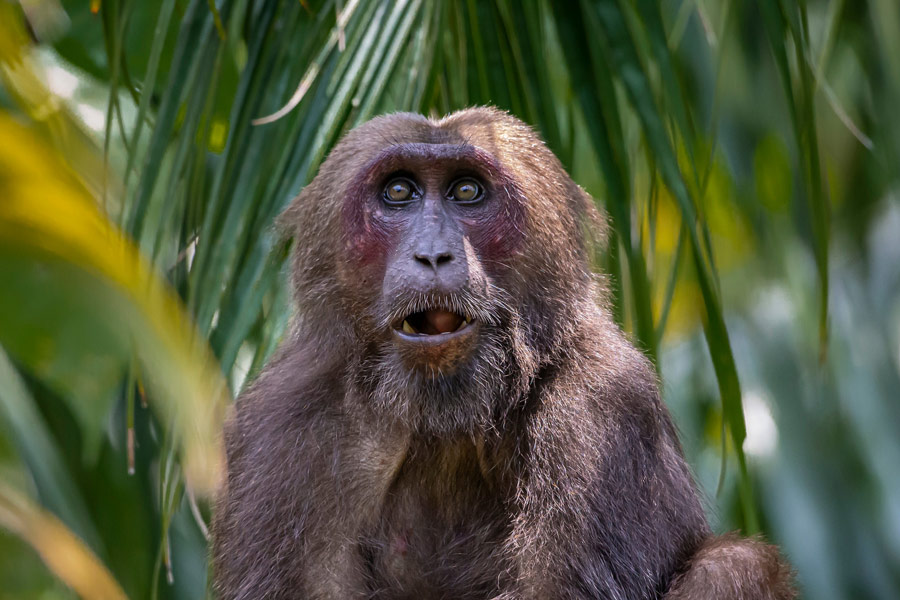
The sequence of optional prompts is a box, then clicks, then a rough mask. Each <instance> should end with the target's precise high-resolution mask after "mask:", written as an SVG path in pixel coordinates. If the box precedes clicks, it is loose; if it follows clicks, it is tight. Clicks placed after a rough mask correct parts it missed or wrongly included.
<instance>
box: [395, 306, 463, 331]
mask: <svg viewBox="0 0 900 600" xmlns="http://www.w3.org/2000/svg"><path fill="white" fill-rule="evenodd" d="M471 324H472V319H471V318H469V317H467V316H465V315H460V314H457V313H455V312H452V311H449V310H443V309H430V310H423V311H420V312H414V313H412V314H410V315H407V317H406V318H405V319H403V321H402V323H401V324H400V326H399V327H398V328H397V329H399V330H400V331H402V332H403V333H405V334H406V335H408V336H416V337H428V336H444V335H450V334H453V333H457V332H461V331H463V330H465V329H467V328H468V327H469V326H470V325H471Z"/></svg>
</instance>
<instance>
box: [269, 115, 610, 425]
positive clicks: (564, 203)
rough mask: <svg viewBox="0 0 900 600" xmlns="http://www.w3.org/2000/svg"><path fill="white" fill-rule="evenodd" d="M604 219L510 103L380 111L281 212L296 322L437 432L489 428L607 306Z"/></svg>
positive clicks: (379, 398)
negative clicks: (594, 245) (427, 111)
mask: <svg viewBox="0 0 900 600" xmlns="http://www.w3.org/2000/svg"><path fill="white" fill-rule="evenodd" d="M596 217H597V214H596V211H595V210H594V208H593V205H592V201H591V199H590V197H589V196H587V194H585V193H584V192H583V190H581V189H580V188H579V187H578V186H577V185H575V184H574V183H573V182H572V180H571V179H570V178H569V177H568V175H567V174H566V173H565V171H564V170H563V169H562V167H561V165H560V164H559V161H558V160H557V159H556V157H554V156H553V154H552V153H551V152H550V151H549V150H548V149H547V148H546V147H545V146H544V144H543V142H541V141H540V139H539V138H538V137H537V136H536V135H535V134H534V132H533V131H532V130H531V129H530V128H529V127H527V126H526V125H525V124H523V123H522V122H520V121H518V120H517V119H515V118H513V117H511V116H509V115H507V114H505V113H502V112H500V111H496V110H493V109H483V108H481V109H469V110H466V111H462V112H459V113H455V114H453V115H450V116H449V117H446V118H445V119H442V120H440V121H435V120H430V119H426V118H424V117H421V116H419V115H411V114H396V115H388V116H384V117H379V118H377V119H373V120H372V121H369V122H368V123H366V124H364V125H362V126H360V127H358V128H356V129H354V130H353V131H351V132H350V133H348V134H347V135H346V136H345V137H344V139H343V140H342V141H341V142H340V143H339V144H338V145H337V146H336V147H335V149H334V150H333V151H332V153H331V155H330V156H329V157H328V159H327V160H326V161H325V163H323V165H322V167H321V169H320V170H319V173H318V175H316V177H315V179H314V180H313V181H312V182H311V183H310V184H309V185H308V186H307V187H306V188H305V189H304V190H303V193H302V194H301V195H300V197H298V199H297V200H296V201H295V202H294V203H293V204H292V205H291V207H290V208H289V209H288V210H287V211H286V212H285V214H284V215H283V217H282V221H283V222H287V223H289V224H290V225H292V226H293V227H294V228H295V232H296V237H297V246H296V250H295V257H294V283H295V298H296V300H297V304H298V307H299V314H300V316H301V320H300V323H299V325H298V326H299V334H300V335H305V336H311V337H312V338H314V340H313V343H315V344H317V347H324V348H323V352H328V351H329V350H331V352H332V353H333V356H334V359H335V360H347V361H348V362H349V364H350V368H351V370H352V372H353V373H354V377H355V381H357V382H358V385H359V386H361V388H365V394H366V395H367V396H368V397H370V398H371V399H372V401H373V402H375V403H377V404H380V405H382V406H383V407H384V408H385V412H387V413H389V414H391V415H399V416H401V417H409V418H410V419H414V420H415V421H416V422H417V423H419V424H424V425H422V426H426V427H428V428H429V429H430V430H432V431H445V432H446V431H459V430H462V429H468V430H471V429H472V428H473V427H476V426H482V425H484V424H485V423H486V422H488V421H489V419H491V418H492V415H496V413H497V411H502V410H506V408H508V407H504V406H499V404H498V403H501V404H502V402H503V401H507V400H508V401H510V402H514V401H515V399H516V398H517V397H518V394H520V393H522V390H525V389H527V382H528V380H529V379H530V378H531V377H533V376H534V375H535V369H536V368H537V365H538V364H540V363H541V362H542V361H545V360H546V359H545V358H544V357H547V356H550V355H552V354H553V353H554V352H557V351H559V350H558V349H559V347H560V346H561V343H562V342H561V340H565V339H571V337H572V335H573V332H575V331H577V327H578V322H579V315H580V314H582V312H583V311H584V310H592V309H585V307H587V306H593V307H594V308H596V298H595V292H596V288H595V286H594V279H593V275H592V273H591V269H590V267H589V264H588V260H587V257H588V255H589V248H588V245H587V243H586V239H585V232H586V231H587V230H588V229H591V228H593V229H595V230H602V222H601V221H600V220H599V219H597V218H596ZM503 399H506V400H503ZM479 424H480V425H479Z"/></svg>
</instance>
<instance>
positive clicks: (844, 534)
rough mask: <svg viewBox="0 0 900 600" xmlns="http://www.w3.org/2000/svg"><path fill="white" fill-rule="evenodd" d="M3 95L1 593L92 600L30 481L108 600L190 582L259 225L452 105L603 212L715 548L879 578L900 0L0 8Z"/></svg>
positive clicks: (263, 309) (899, 218)
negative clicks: (765, 552) (536, 135)
mask: <svg viewBox="0 0 900 600" xmlns="http://www.w3.org/2000/svg"><path fill="white" fill-rule="evenodd" d="M0 78H2V79H0V81H2V84H0V106H2V107H3V109H4V110H5V112H6V113H7V116H0V139H2V144H0V281H2V282H3V286H2V288H0V344H2V347H3V348H5V350H6V352H8V353H9V355H10V357H11V360H12V363H11V366H10V367H9V368H8V369H5V370H2V371H0V375H2V377H0V472H2V474H3V481H4V482H8V483H4V484H2V486H0V524H3V525H4V526H6V527H7V528H8V529H10V530H11V531H13V532H15V533H17V534H18V535H20V536H21V537H22V538H23V539H24V540H26V541H28V542H30V543H31V544H32V547H33V548H34V549H35V550H36V551H37V553H38V554H35V553H34V552H35V550H31V549H29V546H26V545H24V543H23V542H22V541H21V540H19V539H16V538H13V537H10V536H6V535H4V534H0V581H2V582H3V585H2V586H0V598H6V597H9V598H23V597H29V598H30V597H44V598H58V597H70V596H71V592H69V591H67V590H66V588H65V587H64V586H60V584H59V583H57V582H56V581H55V580H54V579H53V578H52V577H49V576H48V571H47V570H45V568H44V567H43V566H41V562H40V560H39V559H38V556H40V557H42V558H43V559H44V560H45V561H46V564H47V565H48V566H49V567H50V569H51V570H53V572H54V573H56V575H57V576H59V577H61V578H63V580H64V581H66V582H67V584H68V585H69V586H70V587H71V588H72V589H74V590H76V591H77V592H78V593H80V594H82V595H84V596H85V597H92V598H100V597H104V598H105V597H116V596H115V595H114V593H113V592H109V593H93V592H88V591H85V588H83V587H79V580H78V579H77V578H72V577H71V575H72V573H71V572H68V575H67V572H66V571H65V570H60V569H59V568H57V567H56V566H55V565H54V563H53V560H52V558H48V556H47V554H46V553H45V551H44V550H43V549H42V547H41V546H40V544H39V543H35V535H37V533H36V532H37V531H39V528H40V527H43V528H45V529H44V530H43V531H50V530H52V531H53V532H57V533H53V534H52V535H57V536H59V537H58V538H54V539H60V540H62V539H63V538H65V536H68V535H69V534H67V533H60V532H62V531H63V530H62V529H60V528H59V526H58V525H54V524H53V523H57V522H56V521H55V520H53V518H44V517H41V516H40V515H43V514H44V513H43V512H41V511H39V510H35V509H33V508H31V507H30V506H31V505H30V504H28V502H29V501H27V500H25V499H24V498H25V497H26V496H27V497H31V498H33V499H34V500H35V501H37V502H39V503H40V504H41V505H42V506H43V507H44V508H45V509H46V510H49V511H50V512H52V513H53V514H54V515H55V517H56V518H58V519H59V522H61V523H63V524H65V525H66V526H67V527H68V528H69V529H70V530H71V531H72V532H74V533H75V534H76V535H77V536H78V537H79V538H80V539H81V540H82V541H83V542H84V544H85V545H86V548H88V549H89V551H90V552H87V553H84V555H83V556H84V559H83V560H84V561H85V564H95V563H91V562H90V561H92V560H93V559H92V558H90V557H91V553H92V554H93V555H94V556H96V557H97V558H98V559H99V560H100V561H102V563H103V564H105V566H106V568H108V570H109V572H110V573H112V575H113V577H115V580H116V581H117V582H118V584H119V585H121V588H122V590H124V592H125V593H126V594H127V595H128V597H131V598H157V597H165V598H196V597H200V596H202V595H203V594H204V593H205V589H206V572H207V561H206V542H205V534H206V522H207V521H208V518H209V509H210V505H209V502H208V498H207V497H206V496H205V494H204V492H205V491H208V490H209V488H210V486H211V485H213V483H214V481H215V478H216V475H217V464H216V463H217V461H218V458H217V456H218V453H219V449H218V441H217V439H216V436H215V434H216V432H218V428H219V427H220V426H221V417H222V414H221V412H222V411H221V409H222V405H223V399H224V395H226V392H225V391H224V390H223V389H222V388H223V386H224V385H226V384H224V383H218V382H219V381H220V378H219V376H218V375H216V374H215V373H218V371H217V370H216V369H215V367H214V366H212V365H213V364H214V363H213V359H212V357H213V356H214V357H215V359H216V360H217V361H218V365H219V366H220V369H221V373H222V374H223V375H224V377H225V380H226V381H227V385H228V387H229V390H228V392H230V394H232V395H236V394H237V393H239V391H240V389H241V388H242V386H243V385H244V382H245V381H247V380H248V375H249V376H250V377H252V374H253V373H255V372H256V371H258V369H259V368H260V367H261V366H262V365H263V364H264V363H265V361H266V359H267V358H268V357H269V356H270V354H271V353H272V351H273V349H274V348H275V347H276V346H277V343H278V340H279V338H280V336H281V335H282V333H283V331H284V329H285V327H286V324H287V320H288V318H289V306H288V305H289V303H288V290H287V286H286V285H285V283H286V282H285V273H284V271H285V270H284V268H283V267H284V262H285V258H286V256H287V254H288V251H289V243H288V242H285V241H282V240H280V239H279V238H278V236H277V235H276V234H275V232H274V231H273V229H272V223H273V219H274V217H275V216H276V215H277V214H278V213H279V211H280V210H281V209H282V208H283V207H284V206H285V205H286V204H287V202H289V200H290V199H291V198H292V197H293V196H294V195H295V194H296V193H297V192H298V191H299V190H300V189H301V188H302V187H303V185H305V184H306V183H307V182H308V181H309V180H310V178H311V177H312V176H313V175H314V173H315V172H316V169H317V168H318V165H319V164H320V162H321V161H322V159H323V158H324V156H325V155H326V154H327V152H328V151H329V149H330V148H331V147H332V145H333V144H334V143H335V142H336V141H337V139H339V137H340V135H341V134H342V133H343V132H344V131H346V130H347V129H348V128H350V127H352V126H353V125H355V124H357V123H359V122H362V121H365V120H367V119H369V118H371V117H372V116H374V115H377V114H380V113H384V112H390V111H396V110H412V111H416V112H421V113H424V114H432V115H440V114H444V113H446V112H449V111H452V110H455V109H458V108H462V107H465V106H470V105H473V104H493V105H496V106H499V107H501V108H504V109H506V110H509V111H511V112H512V113H514V114H516V115H517V116H519V117H521V118H522V119H524V120H525V121H527V122H529V123H531V124H532V125H534V126H535V127H536V129H537V130H538V131H539V132H540V133H541V135H542V136H543V137H544V139H545V140H546V141H547V143H548V145H549V146H550V147H551V149H552V150H553V151H554V152H556V154H557V155H558V156H559V157H560V159H561V160H562V161H563V163H564V164H565V166H566V167H567V169H568V170H569V171H570V173H571V174H572V176H573V177H574V179H575V180H576V181H578V182H579V183H580V184H581V185H583V186H584V187H585V188H586V189H587V190H588V191H589V192H591V193H592V194H593V195H594V196H595V197H596V198H598V199H599V200H600V201H601V203H602V205H603V206H604V208H605V210H606V212H607V214H608V215H609V218H610V221H611V224H612V229H613V235H612V237H611V241H610V245H609V248H608V251H607V252H606V253H605V254H604V255H603V256H601V257H598V261H599V263H600V266H601V268H602V269H604V270H605V271H606V272H608V273H609V283H610V289H611V292H612V295H613V306H614V309H615V312H616V317H617V319H618V320H619V321H620V323H622V325H623V326H624V327H625V328H626V329H627V330H628V331H630V332H631V334H632V336H633V338H634V340H635V342H636V343H637V344H638V345H639V346H640V347H641V348H643V349H644V351H645V352H647V354H648V355H649V356H650V357H651V358H652V359H653V360H654V361H655V363H656V364H657V366H658V367H659V370H660V374H661V377H662V379H663V381H664V384H665V397H666V400H667V402H668V403H669V405H670V407H671V408H672V410H673V412H674V413H675V416H676V420H677V422H678V424H679V426H680V427H681V429H682V431H683V434H684V435H683V439H684V443H685V451H686V453H687V455H688V459H689V461H690V462H691V464H692V465H693V466H694V467H695V470H696V473H697V476H698V479H699V480H700V482H701V486H702V488H703V489H704V490H705V492H706V493H707V497H708V498H709V507H710V515H711V517H712V519H713V521H714V522H715V523H716V525H717V528H718V529H720V530H727V529H734V528H740V529H743V530H744V531H747V532H754V531H762V532H763V533H764V534H765V535H767V536H768V537H769V538H770V539H772V540H773V541H775V542H777V543H779V544H781V545H782V547H783V548H784V550H785V552H786V553H787V555H788V556H789V558H790V560H791V561H792V562H793V564H794V565H795V566H796V567H797V570H798V575H799V579H800V583H801V584H802V586H803V588H804V590H805V592H806V595H808V597H814V598H825V599H831V598H833V599H839V598H885V599H886V598H894V597H897V595H898V594H900V575H898V573H900V469H897V468H896V465H898V464H900V436H897V435H896V433H895V432H896V430H897V427H898V426H900V402H898V399H900V398H898V392H897V390H898V389H900V206H898V202H897V195H898V190H897V186H898V180H897V176H898V169H897V166H898V164H900V162H898V159H900V114H898V113H897V111H896V109H895V107H896V106H898V105H900V8H898V5H897V4H896V3H895V2H894V0H870V1H869V2H845V1H844V0H797V1H794V0H760V1H759V2H749V1H747V0H724V1H718V0H663V1H660V0H573V1H572V2H568V3H564V4H560V3H551V2H549V1H548V0H529V1H526V2H513V1H511V0H490V1H487V0H468V1H466V2H462V1H451V0H443V1H427V0H398V1H388V0H342V1H339V0H318V1H315V0H309V1H301V2H296V1H293V0H281V1H278V0H258V1H255V2H251V1H250V0H218V1H216V2H213V1H212V0H156V1H153V2H147V1H145V2H138V1H137V0H102V1H101V0H91V1H89V0H61V1H60V0H28V1H25V0H23V1H22V2H21V3H18V4H17V3H12V2H10V1H9V0H2V1H0ZM139 252H140V253H139ZM154 273H156V274H154ZM162 279H165V280H167V281H168V283H167V284H166V283H163V282H162V281H161V280H162ZM175 296H177V297H179V298H180V301H181V303H183V308H182V307H181V306H179V303H178V301H176V299H175ZM185 310H186V311H187V312H186V313H185V312H184V311H185ZM188 314H189V315H190V319H188V318H187V316H182V315H188ZM202 340H207V342H208V345H207V343H205V342H203V341H202ZM2 356H5V355H3V354H0V357H2ZM3 360H4V361H6V359H5V358H4V359H3ZM2 364H6V363H2ZM145 385H146V387H145ZM147 404H149V405H150V406H153V407H157V408H158V410H156V411H149V410H146V406H147ZM26 506H27V507H29V508H27V509H25V508H21V507H26ZM7 507H19V508H18V509H16V510H17V511H18V512H14V511H12V510H11V509H10V510H7ZM4 511H6V512H4ZM9 514H13V515H15V514H18V515H20V517H19V518H17V519H16V520H15V522H14V524H12V525H11V524H10V520H9V518H5V517H6V515H9ZM21 515H29V517H28V519H25V518H24V517H21ZM30 515H38V517H35V518H33V519H32V517H31V516H30ZM48 535H50V534H48ZM67 539H74V538H67ZM62 543H63V542H62V541H60V542H59V544H62ZM7 557H10V558H7ZM86 568H87V567H86ZM97 568H102V567H97ZM98 572H99V571H98ZM94 579H95V580H97V581H99V580H100V577H99V576H98V577H96V578H94ZM109 589H112V588H109Z"/></svg>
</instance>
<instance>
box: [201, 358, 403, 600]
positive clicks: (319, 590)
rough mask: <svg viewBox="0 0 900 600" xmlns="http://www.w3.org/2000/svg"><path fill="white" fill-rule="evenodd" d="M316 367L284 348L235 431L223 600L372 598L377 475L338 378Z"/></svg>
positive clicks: (247, 397)
mask: <svg viewBox="0 0 900 600" xmlns="http://www.w3.org/2000/svg"><path fill="white" fill-rule="evenodd" d="M314 363H315V358H312V357H310V356H308V355H306V353H304V352H302V351H301V350H292V349H287V350H285V351H283V353H282V355H281V356H280V357H279V358H277V359H276V360H275V361H273V363H272V364H270V366H269V367H267V369H266V370H265V372H263V373H262V374H261V375H260V376H259V378H258V379H257V381H256V382H255V383H254V384H253V387H252V388H251V389H250V391H249V392H247V393H246V394H244V395H243V396H242V397H241V398H240V399H239V401H238V403H237V411H236V414H235V416H234V418H233V419H232V420H231V422H230V423H229V425H228V428H227V432H226V446H227V450H228V480H227V484H226V489H225V490H223V492H222V493H221V496H220V498H219V502H218V506H217V510H216V518H215V522H214V529H213V554H214V565H215V579H216V588H217V592H218V594H219V597H220V598H222V600H238V599H240V600H257V599H262V598H265V599H267V600H289V599H302V600H309V599H319V598H342V599H343V598H348V599H352V598H360V597H365V595H364V590H365V588H366V586H365V583H364V581H363V576H364V569H363V565H362V563H361V557H360V554H359V552H358V549H357V542H358V537H359V535H360V530H361V528H362V527H363V522H364V521H365V519H366V518H367V516H368V513H367V506H370V505H371V504H372V502H373V500H372V498H373V496H374V495H375V492H376V490H375V489H374V487H375V486H374V485H367V483H368V482H373V481H377V480H378V478H377V477H372V476H367V474H366V473H365V472H363V471H364V469H365V468H366V466H367V465H369V466H371V465H372V461H371V460H370V461H368V462H365V461H360V460H357V459H356V457H355V453H356V452H358V451H359V448H360V447H361V440H362V438H361V433H360V431H359V428H358V427H357V426H356V425H355V424H354V423H353V421H351V420H349V419H347V418H346V416H345V415H344V413H343V410H342V404H341V400H342V396H341V394H342V389H340V388H339V386H338V385H336V384H335V383H334V382H336V381H338V379H339V378H337V377H334V376H331V377H329V376H327V373H320V372H316V370H315V368H314V367H313V366H312V365H314ZM260 403H264V406H261V405H260ZM351 470H352V472H351ZM384 479H387V478H384Z"/></svg>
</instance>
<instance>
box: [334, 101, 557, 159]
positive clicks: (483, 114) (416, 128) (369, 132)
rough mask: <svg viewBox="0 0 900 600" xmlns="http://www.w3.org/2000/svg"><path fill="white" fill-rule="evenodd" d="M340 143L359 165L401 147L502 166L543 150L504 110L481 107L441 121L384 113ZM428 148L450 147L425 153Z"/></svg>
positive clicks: (521, 123)
mask: <svg viewBox="0 0 900 600" xmlns="http://www.w3.org/2000/svg"><path fill="white" fill-rule="evenodd" d="M343 145H345V146H348V148H347V150H350V151H351V152H353V153H354V154H356V156H357V158H361V159H362V160H363V161H367V160H371V159H372V158H374V157H376V156H377V155H378V154H379V153H381V152H383V151H384V150H385V148H387V147H391V146H405V147H407V153H409V152H411V151H415V152H418V153H419V154H420V155H428V154H430V153H434V152H441V155H442V156H443V157H445V158H446V157H448V156H449V154H450V153H451V152H453V148H454V147H458V148H460V149H461V150H463V151H465V150H466V149H468V148H476V149H478V150H481V151H483V152H484V153H486V154H487V155H491V156H494V157H497V158H499V159H502V160H503V162H515V160H516V158H517V156H520V155H521V154H523V153H525V152H528V153H534V152H536V151H537V152H539V153H542V154H543V153H544V152H547V150H546V148H545V146H544V144H543V142H542V141H541V139H540V138H539V137H538V136H537V135H536V134H535V132H534V131H533V130H532V129H531V128H530V127H529V126H528V125H526V124H525V123H523V122H522V121H520V120H519V119H517V118H515V117H513V116H512V115H510V114H508V113H506V112H503V111H500V110H497V109H495V108H487V107H477V108H469V109H465V110H462V111H458V112H455V113H452V114H450V115H448V116H446V117H443V118H441V119H429V118H426V117H424V116H422V115H418V114H415V113H394V114H390V115H384V116H381V117H377V118H375V119H372V120H371V121H369V122H367V123H364V124H363V125H361V126H359V127H357V128H356V129H354V130H353V131H351V132H350V133H349V134H348V136H347V137H346V138H345V140H344V144H343ZM428 146H432V147H440V146H448V147H450V148H449V149H446V150H443V149H439V148H433V149H431V150H429V149H428Z"/></svg>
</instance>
